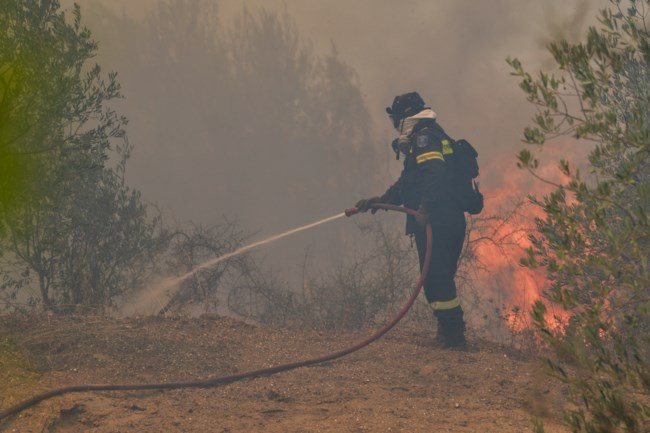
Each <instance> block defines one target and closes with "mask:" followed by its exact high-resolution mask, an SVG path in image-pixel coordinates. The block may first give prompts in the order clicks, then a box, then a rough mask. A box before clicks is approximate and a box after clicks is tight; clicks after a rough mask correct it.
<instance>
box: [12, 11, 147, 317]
mask: <svg viewBox="0 0 650 433" xmlns="http://www.w3.org/2000/svg"><path fill="white" fill-rule="evenodd" d="M59 8H60V5H59V3H58V1H56V0H40V1H27V0H7V1H3V3H2V7H0V27H1V28H3V32H2V33H1V34H0V77H2V80H0V86H1V88H0V89H1V92H0V95H1V96H2V98H3V99H2V103H1V104H0V126H1V127H2V128H1V129H0V131H1V132H0V160H1V161H2V162H1V163H0V165H2V167H0V168H9V170H7V171H4V170H0V186H2V187H3V189H2V191H3V193H2V197H1V200H0V226H1V227H3V229H4V232H5V237H4V239H3V240H4V242H3V243H1V244H0V253H2V260H3V261H2V267H1V269H0V276H1V277H2V279H1V280H0V284H1V285H0V290H1V293H3V294H4V295H5V296H8V297H10V298H11V297H15V296H16V293H17V292H18V291H20V290H23V289H29V288H31V287H33V286H37V287H38V291H39V293H38V296H33V298H34V299H37V300H38V302H42V303H43V304H44V306H45V307H46V308H51V307H52V306H53V305H54V304H58V303H65V304H74V305H86V306H90V305H93V306H101V307H106V306H108V305H110V304H111V302H112V300H113V298H114V297H115V296H117V295H119V294H120V293H121V292H122V291H124V290H125V289H127V288H129V287H131V286H132V285H133V284H135V283H137V282H138V281H140V279H141V278H142V276H143V271H141V270H139V269H144V267H143V266H142V265H143V262H146V260H147V258H148V256H149V255H150V254H152V253H153V252H154V251H155V249H156V248H157V246H158V241H159V238H158V237H157V232H158V230H159V225H158V222H157V221H155V220H154V221H151V220H150V219H149V218H148V217H147V214H146V208H145V206H144V205H143V204H142V202H141V199H140V196H139V193H138V192H137V191H133V190H131V189H129V188H128V187H127V186H126V184H125V181H124V172H125V164H126V161H127V159H128V157H129V154H130V150H131V147H130V145H129V143H128V141H127V140H126V136H125V131H124V129H123V126H124V125H125V123H126V119H125V118H124V117H121V116H119V115H117V114H116V113H115V112H114V111H113V110H111V109H110V108H109V107H108V106H107V102H108V101H110V100H112V99H115V98H119V97H120V93H119V91H120V87H119V84H118V83H117V81H116V75H115V74H109V75H108V77H107V78H104V77H103V76H102V73H101V69H100V67H99V66H98V65H92V64H90V63H89V61H90V59H92V57H93V56H94V55H95V51H96V48H97V44H96V42H95V41H94V40H92V38H91V35H90V32H89V31H88V30H87V29H86V28H83V27H82V26H81V13H80V10H79V8H78V7H75V8H74V10H73V11H72V16H73V20H72V23H69V22H68V20H67V17H66V14H65V13H64V12H62V11H60V10H59ZM18 172H21V173H23V175H22V176H18V177H16V178H12V177H11V176H13V175H14V174H16V173H18ZM5 186H7V188H6V189H5ZM0 239H1V238H0Z"/></svg>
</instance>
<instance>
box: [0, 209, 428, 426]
mask: <svg viewBox="0 0 650 433" xmlns="http://www.w3.org/2000/svg"><path fill="white" fill-rule="evenodd" d="M371 207H372V208H374V209H384V210H393V211H398V212H403V213H407V214H410V215H415V214H416V211H415V210H413V209H408V208H404V207H400V206H393V205H387V204H373V205H371ZM358 212H359V210H358V209H357V208H350V209H346V211H345V212H343V213H340V214H337V215H334V216H332V217H328V218H324V219H322V220H320V221H316V222H314V223H311V224H307V225H304V226H302V227H298V228H295V229H291V230H288V231H286V232H284V233H281V234H279V235H275V236H272V237H270V238H268V239H264V240H262V241H259V242H255V243H253V244H250V245H247V246H245V247H242V248H239V249H238V250H235V251H233V252H232V253H229V254H226V255H225V256H221V257H217V258H215V259H212V260H209V261H208V262H205V263H203V264H202V265H200V266H198V267H197V268H196V269H194V270H192V271H191V272H188V273H187V274H185V275H182V276H180V277H178V278H176V279H175V281H176V283H178V282H181V281H183V280H184V279H185V278H188V277H189V276H191V275H193V274H194V273H195V272H197V271H199V270H200V269H203V268H206V267H209V266H212V265H215V264H216V263H219V262H220V261H221V260H225V259H226V258H228V257H232V256H234V255H236V254H241V253H243V252H245V251H248V250H251V249H253V248H255V247H257V246H260V245H264V244H267V243H270V242H273V241H275V240H277V239H281V238H283V237H285V236H289V235H291V234H293V233H297V232H299V231H302V230H307V229H309V228H312V227H316V226H317V225H320V224H324V223H326V222H328V221H332V220H335V219H337V218H341V217H342V216H344V215H345V216H352V215H354V214H356V213H358ZM426 234H427V249H426V255H425V259H424V266H423V267H422V271H421V272H420V278H419V279H418V282H417V284H416V286H415V289H414V290H413V292H412V293H411V296H410V297H409V299H408V300H407V301H406V303H405V304H404V305H403V306H402V308H401V309H400V311H399V312H398V313H397V315H396V316H395V317H394V318H393V319H392V320H391V321H390V322H389V323H387V324H386V325H384V326H383V327H382V328H381V329H379V330H378V331H376V332H375V333H374V334H373V335H371V336H370V337H368V338H366V339H365V340H363V341H361V342H360V343H357V344H356V345H354V346H351V347H348V348H346V349H343V350H340V351H338V352H333V353H329V354H326V355H323V356H319V357H317V358H313V359H306V360H302V361H296V362H292V363H289V364H283V365H278V366H275V367H269V368H262V369H259V370H253V371H244V372H240V373H235V374H231V375H229V376H221V377H216V378H212V379H206V380H192V381H185V382H166V383H140V384H103V385H89V384H86V385H72V386H65V387H62V388H56V389H53V390H51V391H48V392H44V393H42V394H39V395H36V396H34V397H32V398H30V399H28V400H25V401H23V402H20V403H18V404H16V405H14V406H12V407H9V408H8V409H6V410H4V411H0V421H2V420H3V419H5V418H8V417H10V416H11V415H15V414H17V413H19V412H21V411H23V410H24V409H27V408H29V407H31V406H34V405H36V404H38V403H40V402H41V401H43V400H47V399H50V398H52V397H56V396H60V395H63V394H69V393H78V392H96V391H138V390H153V389H158V390H160V389H179V388H210V387H214V386H218V385H224V384H227V383H232V382H236V381H238V380H242V379H250V378H255V377H261V376H269V375H271V374H275V373H279V372H282V371H288V370H293V369H295V368H299V367H307V366H310V365H314V364H319V363H323V362H326V361H331V360H333V359H336V358H341V357H343V356H345V355H348V354H350V353H352V352H356V351H357V350H359V349H361V348H363V347H366V346H367V345H369V344H370V343H372V342H373V341H375V340H377V339H379V338H380V337H382V336H383V335H384V334H386V333H387V332H388V331H389V330H390V329H392V328H393V326H395V325H396V324H397V322H399V321H400V320H401V319H402V317H404V316H405V315H406V313H407V312H408V310H409V309H410V308H411V306H412V305H413V303H414V302H415V299H416V298H417V296H418V294H419V293H420V289H422V285H423V284H424V279H425V278H426V276H427V272H428V271H429V261H430V259H431V242H432V234H431V225H430V224H427V227H426Z"/></svg>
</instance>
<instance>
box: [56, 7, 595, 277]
mask: <svg viewBox="0 0 650 433" xmlns="http://www.w3.org/2000/svg"><path fill="white" fill-rule="evenodd" d="M76 1H77V3H80V5H81V7H82V16H83V17H84V19H85V22H86V24H87V25H88V26H89V27H90V28H91V29H92V30H93V31H94V34H95V37H96V39H98V40H99V42H100V55H99V58H98V61H99V62H100V63H102V64H104V65H105V67H106V68H108V69H110V70H116V71H118V72H119V76H118V77H119V79H120V81H121V82H122V84H123V93H124V94H125V96H126V99H125V100H124V102H123V104H122V105H120V106H119V107H116V108H117V109H118V110H120V112H122V113H123V114H125V115H126V116H127V117H129V118H130V119H131V124H130V125H129V127H128V133H129V138H130V141H131V142H132V143H133V144H134V145H135V151H134V153H133V155H132V158H131V161H130V164H129V168H128V170H127V174H128V177H129V179H130V182H131V184H132V185H133V186H134V187H135V188H137V189H140V190H141V191H142V192H143V196H144V197H145V198H146V199H147V200H149V201H151V202H152V203H155V204H156V205H157V206H158V207H159V208H160V209H161V210H162V211H163V214H164V215H165V216H166V218H167V219H168V220H169V219H171V220H175V221H178V222H183V221H188V220H191V221H194V222H196V223H204V224H210V223H214V222H218V221H219V220H220V219H221V218H222V217H223V216H226V217H228V218H231V219H236V220H238V221H239V222H241V223H242V225H243V226H244V229H245V230H248V231H258V230H259V231H260V232H261V235H260V236H262V237H263V236H264V235H271V234H273V233H277V232H279V231H282V230H286V229H289V228H291V227H292V226H295V225H301V224H305V223H308V222H310V221H312V220H315V219H318V218H321V217H326V216H329V215H333V214H336V213H338V212H340V211H342V210H343V209H344V208H346V207H349V206H351V205H353V204H354V202H355V201H356V199H357V198H362V197H364V196H369V195H376V194H380V193H382V192H383V191H384V189H385V188H386V187H387V186H388V185H389V184H390V183H392V182H393V181H394V179H395V177H396V176H397V174H398V173H399V170H400V163H398V162H396V161H394V158H393V155H392V152H391V151H390V147H389V143H390V141H391V139H392V138H393V135H394V131H392V130H391V126H390V124H389V122H388V120H387V118H386V115H385V112H384V108H385V107H386V105H389V104H390V102H391V101H392V98H393V97H394V96H395V95H396V94H399V93H404V92H407V91H412V90H417V91H418V92H420V94H421V95H422V96H423V97H424V99H425V101H426V102H427V103H428V104H429V105H431V106H432V108H433V109H434V110H435V111H436V112H437V113H438V116H439V120H440V122H441V124H442V125H443V127H444V128H445V129H446V130H447V132H448V133H449V134H450V135H451V136H452V137H456V138H461V137H464V138H466V139H468V140H469V141H471V142H472V143H474V144H475V146H476V147H477V148H478V149H479V152H480V154H481V164H482V165H483V166H484V167H486V169H484V170H483V172H482V176H481V180H482V185H483V189H484V191H485V192H486V194H487V195H488V198H489V194H490V188H492V187H498V186H500V182H502V180H503V172H504V171H507V170H516V167H515V157H514V155H515V154H516V153H517V151H518V149H519V148H520V147H521V146H522V145H521V142H520V137H521V130H522V128H523V126H524V125H526V124H527V123H528V119H529V118H530V116H531V114H532V109H531V107H530V106H529V105H528V104H527V102H526V101H525V99H524V97H523V94H522V92H520V91H519V89H518V87H517V84H518V83H517V80H516V79H515V78H513V77H511V76H509V72H510V71H509V67H508V65H507V64H506V62H505V59H506V57H508V56H515V57H519V58H521V59H522V60H523V61H524V62H525V63H526V64H527V65H528V66H529V69H531V70H535V68H538V67H539V66H542V65H544V64H545V63H547V62H548V60H549V58H548V54H547V53H546V50H545V47H544V45H545V43H546V42H547V41H548V40H551V39H555V38H556V37H558V36H564V37H567V38H577V37H579V36H581V35H582V34H583V33H584V31H585V30H586V25H587V24H589V23H590V22H591V21H593V17H594V16H595V11H596V9H597V8H598V7H602V6H606V4H607V1H606V0H599V1H589V0H552V1H551V0H549V1H545V2H537V1H532V0H531V1H521V0H495V1H490V2H476V1H472V0H454V1H436V2H432V1H428V0H411V1H409V2H401V3H398V2H395V1H393V0H357V1H354V2H349V1H344V0H330V1H326V2H324V1H315V0H308V1H303V0H249V1H247V2H245V4H246V6H245V7H243V6H242V2H241V1H233V0H228V1H226V0H223V1H216V0H215V1H208V2H200V1H198V0H197V1H189V2H181V1H176V0H174V1H171V0H167V1H166V2H164V3H165V4H168V5H175V6H173V7H166V8H164V7H163V8H160V7H157V5H159V4H160V2H159V1H157V0H138V1H130V0H87V1H80V0H76ZM64 4H65V2H64ZM197 4H203V5H204V6H205V5H211V7H210V8H209V9H210V10H209V11H207V10H201V13H200V14H198V16H197V15H192V14H191V13H188V14H186V12H187V9H189V8H193V7H195V6H196V5H197ZM183 5H185V8H184V7H183ZM174 7H175V8H176V9H174ZM179 8H180V9H179ZM261 8H264V9H265V10H266V11H267V12H264V13H260V11H261V10H262V9H261ZM269 14H276V15H277V16H279V17H284V18H282V19H281V21H280V25H281V26H282V25H284V24H287V25H288V26H289V27H291V26H292V25H294V24H295V28H294V29H293V30H291V28H290V29H289V32H290V33H291V34H292V35H294V36H298V37H299V38H300V40H299V41H296V43H297V44H299V45H300V46H304V47H305V48H304V49H305V53H308V54H309V55H311V56H314V57H316V58H319V59H327V58H328V56H330V57H333V58H334V59H335V60H336V61H337V62H339V63H338V64H332V65H330V66H331V68H330V69H331V70H329V72H328V73H327V74H329V75H327V77H328V79H330V80H331V83H329V84H327V85H323V86H322V88H320V90H319V92H321V93H322V92H327V91H328V89H329V90H331V91H332V94H330V95H324V96H323V95H322V94H320V99H318V100H317V101H316V102H317V103H322V102H319V101H324V100H328V101H331V106H329V107H327V109H328V110H334V111H335V114H336V113H338V114H340V113H342V112H345V110H349V111H350V113H347V112H345V114H344V116H342V117H343V118H345V117H351V116H355V115H358V116H360V117H359V119H360V120H363V121H364V122H366V121H367V123H365V124H366V125H367V129H368V130H367V131H365V134H367V135H366V136H364V135H363V134H364V132H360V131H355V130H354V129H353V128H352V129H349V130H344V128H348V127H349V126H346V125H343V123H342V122H340V121H337V122H338V123H337V122H331V123H329V124H328V119H330V118H331V117H332V116H331V112H326V111H325V110H324V112H323V113H322V115H321V117H320V118H319V117H318V116H316V115H315V114H314V113H319V111H318V110H319V107H312V106H310V105H309V104H310V102H309V101H306V100H304V99H301V98H300V97H299V95H298V93H297V96H296V101H297V102H296V104H299V105H300V107H301V108H300V110H305V112H306V118H308V121H307V120H306V121H305V122H309V123H310V125H309V126H308V125H307V124H306V123H303V124H301V123H300V122H296V121H295V118H294V119H291V118H289V117H288V116H287V118H286V122H287V124H286V125H282V128H281V129H283V130H290V129H292V130H295V131H298V132H297V133H291V134H290V136H291V137H292V139H291V140H292V141H291V142H290V143H286V142H280V141H279V140H282V138H283V137H284V136H283V135H282V134H276V133H274V132H273V131H275V128H276V127H277V126H278V123H282V122H283V121H284V120H283V117H282V113H283V110H285V111H286V110H287V108H286V107H281V106H262V105H258V103H260V101H262V100H268V99H267V98H264V97H262V96H261V95H260V94H259V93H255V92H266V93H268V92H278V93H281V92H285V91H295V89H293V88H291V84H292V83H293V82H292V81H291V77H285V78H286V82H284V81H283V79H280V78H282V77H283V75H282V74H279V73H278V71H269V73H268V79H269V80H273V81H271V82H268V83H263V82H260V81H264V79H263V78H260V77H265V75H264V74H259V73H258V74H252V75H251V77H254V81H251V82H250V83H248V85H247V87H246V88H243V89H240V90H241V91H239V92H238V91H237V89H231V90H232V92H231V93H228V92H225V93H224V92H223V91H222V92H221V93H219V94H218V95H217V94H215V95H217V96H214V97H213V98H212V100H211V99H210V98H211V96H210V92H211V90H210V89H214V88H215V83H219V81H220V80H223V77H222V76H220V75H219V73H220V72H219V71H220V69H219V68H220V67H223V70H222V72H223V74H227V73H228V72H227V71H226V70H227V68H228V67H227V65H223V64H218V63H213V62H212V63H211V59H212V58H215V56H218V55H220V52H219V50H220V47H219V46H216V47H211V48H209V49H208V48H206V46H208V45H209V44H206V45H203V43H204V42H205V39H210V38H214V37H215V35H219V37H220V38H222V39H221V40H222V41H226V40H228V41H230V42H233V41H236V40H237V38H243V37H244V36H245V37H254V36H251V34H250V32H249V30H250V29H248V28H247V27H246V19H249V24H250V17H252V19H253V20H254V21H255V20H257V21H255V22H257V23H259V25H260V27H262V28H264V25H265V23H266V25H268V26H273V25H274V24H273V22H272V20H270V21H269V20H268V19H266V18H264V17H267V18H268V16H269ZM246 17H248V18H246ZM585 17H589V19H587V20H586V19H585ZM193 20H195V21H193ZM265 20H266V21H265ZM242 23H243V24H242ZM238 26H239V27H238ZM237 29H239V30H237ZM242 29H243V30H242ZM247 29H248V30H247ZM238 31H239V32H240V33H238ZM246 32H249V33H246ZM226 34H227V35H226ZM197 35H198V36H197ZM224 35H225V36H224ZM310 45H311V48H310ZM259 46H260V47H264V44H262V43H261V42H260V45H259ZM126 47H128V49H126ZM333 47H334V48H333ZM272 49H274V48H273V47H272V46H270V45H269V46H268V47H267V49H260V50H259V52H256V53H253V54H251V53H244V54H242V56H244V55H249V56H250V58H248V60H246V61H247V62H248V63H247V64H248V67H250V68H255V65H256V64H255V60H256V59H262V58H263V57H264V56H273V55H276V54H277V53H275V52H273V51H272ZM142 59H147V62H145V63H143V62H142V61H141V60H142ZM260 64H262V62H260ZM168 67H169V68H175V69H167V68H168ZM305 67H310V66H305ZM337 68H338V69H337ZM346 68H351V70H346ZM188 70H191V71H192V74H190V75H187V74H186V72H187V71H188ZM244 70H245V68H244V69H242V71H244ZM355 73H356V75H355ZM337 74H339V75H337ZM224 76H225V75H224ZM187 77H191V80H192V81H191V82H188V78H187ZM338 77H346V79H349V80H350V81H349V82H350V83H351V84H355V83H356V84H358V89H359V90H360V94H359V95H358V96H359V98H361V101H362V103H365V106H364V105H363V104H362V105H359V100H357V99H355V98H354V95H351V96H350V97H348V95H346V94H345V88H343V87H336V86H334V84H336V83H341V80H339V79H338ZM294 81H295V80H294ZM242 82H245V81H242ZM332 83H333V84H332ZM321 84H322V83H321ZM310 85H313V83H312V84H310ZM310 85H307V87H309V86H310ZM217 87H218V86H217ZM285 88H288V89H289V90H285ZM270 89H272V90H270ZM353 90H354V89H353ZM271 100H274V99H272V98H271ZM278 100H280V98H278ZM350 101H352V102H350ZM312 102H313V101H312ZM247 109H248V110H249V113H250V115H249V116H247V117H246V118H245V119H243V118H241V117H239V118H237V119H238V122H239V123H233V121H232V120H229V119H230V118H229V117H228V115H229V113H230V112H232V111H233V110H240V111H241V110H244V111H245V110H247ZM366 110H367V112H366ZM364 116H367V119H366V117H364ZM232 119H235V117H233V118H232ZM364 119H365V120H364ZM321 120H322V122H323V125H318V122H319V121H321ZM220 122H221V123H220ZM269 122H270V123H269ZM321 126H322V128H329V131H326V132H324V131H320V130H319V127H321ZM217 127H218V128H219V131H223V130H224V129H229V130H230V132H229V133H223V134H221V133H220V134H215V129H213V128H217ZM301 132H304V134H302V135H301ZM317 132H318V134H319V135H318V136H316V133H317ZM328 134H329V135H328ZM324 137H325V138H328V137H329V138H330V142H328V141H327V140H325V139H324ZM346 141H347V142H346ZM346 145H347V146H349V148H348V149H347V150H346V148H345V146H346ZM328 146H331V147H328ZM337 146H338V147H337ZM318 149H322V151H319V150H318ZM363 218H366V217H363ZM345 224H346V223H345V222H344V221H337V222H336V223H333V227H330V228H325V227H323V228H320V229H319V234H320V236H319V235H317V234H311V235H310V234H305V235H301V236H302V237H301V238H300V239H297V240H295V241H294V243H293V244H291V245H292V248H294V249H296V250H298V251H297V256H294V258H295V259H296V262H295V263H296V264H299V263H300V260H299V259H297V257H300V255H302V254H304V253H305V249H306V248H307V247H308V246H309V245H310V244H312V243H313V244H318V243H319V242H321V241H322V240H323V239H324V238H325V239H329V240H330V241H331V240H332V238H334V237H338V236H340V234H341V231H344V230H345V228H344V226H345ZM348 225H349V224H348ZM328 230H329V231H328ZM260 236H258V237H260ZM324 244H325V243H324ZM328 247H334V248H335V243H334V244H332V242H330V244H329V246H328ZM339 247H341V248H343V247H347V246H344V245H342V244H339ZM329 253H330V255H334V256H336V255H337V253H336V252H334V251H330V252H329ZM273 254H275V253H273ZM282 257H283V258H285V257H286V256H284V255H283V256H282ZM294 270H295V268H294Z"/></svg>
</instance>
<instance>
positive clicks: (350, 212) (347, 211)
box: [345, 207, 359, 217]
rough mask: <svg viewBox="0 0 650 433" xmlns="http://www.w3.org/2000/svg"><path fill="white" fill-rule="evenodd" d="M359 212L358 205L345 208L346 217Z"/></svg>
mask: <svg viewBox="0 0 650 433" xmlns="http://www.w3.org/2000/svg"><path fill="white" fill-rule="evenodd" d="M358 213H359V209H357V208H356V207H351V208H348V209H346V210H345V216H346V217H351V216H352V215H356V214H358Z"/></svg>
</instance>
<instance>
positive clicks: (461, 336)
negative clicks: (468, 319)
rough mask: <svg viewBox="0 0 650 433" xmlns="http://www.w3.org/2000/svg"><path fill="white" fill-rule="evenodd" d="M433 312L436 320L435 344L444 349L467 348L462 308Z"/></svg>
mask: <svg viewBox="0 0 650 433" xmlns="http://www.w3.org/2000/svg"><path fill="white" fill-rule="evenodd" d="M433 314H434V316H435V317H436V319H437V321H438V333H437V335H436V344H437V345H438V346H440V347H443V348H446V349H461V350H464V349H467V341H466V340H465V321H464V320H463V310H462V308H461V307H455V308H452V309H450V310H436V311H434V313H433Z"/></svg>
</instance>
